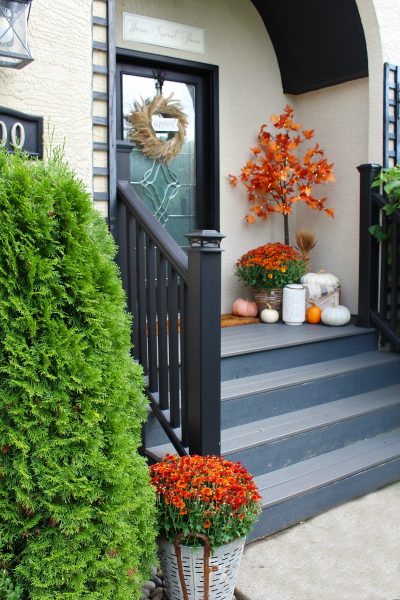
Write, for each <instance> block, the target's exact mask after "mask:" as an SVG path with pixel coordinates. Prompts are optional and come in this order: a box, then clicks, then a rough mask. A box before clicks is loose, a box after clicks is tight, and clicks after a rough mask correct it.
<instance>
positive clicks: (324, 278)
mask: <svg viewBox="0 0 400 600" xmlns="http://www.w3.org/2000/svg"><path fill="white" fill-rule="evenodd" d="M300 281H301V283H302V284H303V285H304V284H305V285H319V286H321V285H327V286H332V287H336V286H338V285H339V279H338V278H337V277H336V275H332V274H331V273H325V272H324V271H320V272H319V273H306V274H305V275H303V277H302V278H301V280H300Z"/></svg>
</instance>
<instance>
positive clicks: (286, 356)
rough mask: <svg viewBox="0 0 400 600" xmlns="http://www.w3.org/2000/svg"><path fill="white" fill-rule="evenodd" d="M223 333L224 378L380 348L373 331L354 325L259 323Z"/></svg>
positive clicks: (229, 329)
mask: <svg viewBox="0 0 400 600" xmlns="http://www.w3.org/2000/svg"><path fill="white" fill-rule="evenodd" d="M233 330H236V331H233ZM221 333H222V340H221V356H222V362H221V372H222V380H223V381H224V380H226V379H236V378H239V377H247V376H249V375H255V374H259V373H266V372H271V371H275V370H277V369H278V370H279V369H284V368H285V369H286V368H288V367H295V366H300V365H305V364H310V363H317V362H320V361H326V360H331V359H335V358H340V357H341V356H351V355H353V354H358V353H360V352H370V351H373V350H377V349H378V342H377V336H376V333H375V331H374V330H371V329H362V328H359V327H354V326H353V325H346V326H345V327H327V326H324V325H302V327H298V328H296V327H289V326H288V325H284V324H283V323H276V324H273V325H265V324H259V325H245V326H240V327H230V328H229V327H228V328H225V329H222V332H221Z"/></svg>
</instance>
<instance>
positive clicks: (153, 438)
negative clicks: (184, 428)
mask: <svg viewBox="0 0 400 600" xmlns="http://www.w3.org/2000/svg"><path fill="white" fill-rule="evenodd" d="M144 431H145V439H146V448H149V447H151V446H159V445H160V444H168V443H169V439H168V436H167V434H166V433H165V431H164V430H163V428H162V427H161V425H160V423H159V422H158V421H157V419H156V417H155V416H154V415H152V414H150V415H149V418H148V420H147V423H146V424H145V426H144Z"/></svg>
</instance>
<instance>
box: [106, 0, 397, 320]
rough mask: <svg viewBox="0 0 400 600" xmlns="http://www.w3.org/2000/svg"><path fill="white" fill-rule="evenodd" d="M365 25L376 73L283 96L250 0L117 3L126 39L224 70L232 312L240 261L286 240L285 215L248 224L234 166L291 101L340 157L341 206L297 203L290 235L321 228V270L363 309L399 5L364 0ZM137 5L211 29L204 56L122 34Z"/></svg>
mask: <svg viewBox="0 0 400 600" xmlns="http://www.w3.org/2000/svg"><path fill="white" fill-rule="evenodd" d="M356 1H357V5H358V8H359V12H360V17H361V20H362V23H363V27H364V31H365V36H366V42H367V49H368V60H369V73H370V76H369V78H368V79H362V80H359V81H354V82H349V83H346V84H342V85H338V86H333V87H329V88H326V89H324V90H319V91H316V92H311V93H308V94H302V95H300V96H295V97H291V96H286V97H285V96H284V95H283V93H282V86H281V80H280V74H279V69H278V65H277V62H276V57H275V53H274V50H273V47H272V45H271V43H270V40H269V37H268V34H267V32H266V30H265V27H264V25H263V23H262V21H261V19H260V17H259V15H258V13H257V11H256V10H255V9H254V7H253V5H252V4H251V2H250V0H234V1H229V0H217V1H216V0H206V1H205V2H202V3H199V2H197V1H196V0H185V1H183V0H173V1H170V2H168V3H166V2H164V1H163V0H117V45H119V46H124V47H130V48H134V49H137V50H142V51H146V52H153V53H155V54H165V55H169V56H176V57H180V58H185V59H188V60H200V61H204V62H209V63H213V64H217V65H219V68H220V118H221V123H220V137H221V160H220V167H221V169H220V170H221V181H220V188H221V231H222V232H223V233H224V234H226V235H227V238H226V240H224V242H223V247H224V250H225V252H224V254H223V286H222V287H223V310H229V308H230V304H231V301H232V299H233V298H234V297H236V296H237V295H239V294H242V293H244V291H243V289H242V288H241V286H240V285H239V284H238V283H237V282H236V281H235V279H234V277H233V276H232V266H233V264H234V262H235V259H236V258H237V257H238V256H240V255H241V254H242V253H243V252H245V251H246V250H248V249H249V248H251V247H254V246H256V245H258V244H261V243H264V242H266V241H274V240H282V239H283V227H282V219H281V217H280V215H274V216H273V217H272V218H271V220H270V222H269V223H267V224H266V223H263V222H258V223H256V224H254V225H251V226H248V225H247V224H246V223H245V222H244V215H245V213H246V206H247V200H246V194H245V189H244V188H243V187H240V186H238V188H236V189H232V188H231V187H230V186H229V185H228V183H227V179H226V177H225V176H226V175H227V174H228V173H236V174H237V173H238V172H239V170H240V167H241V166H242V165H243V164H244V162H245V160H246V159H247V158H248V157H249V156H250V153H249V150H248V148H249V147H250V146H252V145H254V143H255V141H256V135H257V131H258V128H259V126H260V124H261V123H263V122H268V119H269V116H270V115H271V113H277V112H279V111H280V110H281V109H282V107H283V106H284V104H285V103H286V102H289V103H290V104H292V106H294V108H295V116H296V119H297V120H298V121H300V122H301V123H302V124H303V125H304V126H305V127H307V128H315V129H316V134H317V135H316V141H318V142H319V143H320V144H321V146H322V147H323V148H324V149H325V150H326V153H327V157H328V159H329V160H330V161H332V162H334V163H335V175H336V183H335V184H332V185H329V186H326V187H325V188H321V189H320V191H321V193H324V194H325V193H326V194H327V195H328V198H329V202H328V205H329V206H332V207H333V208H334V210H335V212H336V219H335V220H331V219H329V218H328V217H326V216H325V215H321V214H318V213H315V212H314V211H311V210H309V209H306V208H304V207H298V208H297V210H296V211H295V212H294V214H293V215H292V216H291V217H290V225H291V241H292V242H293V241H294V231H295V229H296V228H297V227H298V226H305V225H307V226H308V227H310V228H312V229H313V230H314V231H315V233H316V235H317V238H318V245H317V247H316V249H315V251H314V253H313V267H314V268H315V269H319V268H324V269H326V270H327V271H331V272H334V273H335V274H337V275H338V276H339V278H340V280H341V283H342V288H343V295H342V301H343V303H345V304H346V305H347V306H349V308H350V310H351V311H352V312H356V311H357V293H358V219H359V215H358V210H359V191H358V189H359V179H358V172H357V170H356V167H357V165H358V164H361V163H363V162H381V161H382V73H383V62H384V61H385V60H388V61H390V62H397V63H400V36H399V35H398V30H399V25H400V3H395V6H393V2H391V0H356ZM123 11H127V12H132V13H138V14H143V15H146V16H151V17H157V18H161V19H167V20H171V21H176V22H179V23H185V24H187V25H192V26H195V27H201V28H204V29H205V45H206V52H205V54H204V56H201V55H197V54H193V53H185V52H183V51H175V50H171V49H167V48H161V47H158V46H150V45H144V44H139V43H136V44H134V43H129V42H126V41H125V40H123V38H122V34H121V20H122V16H121V15H122V12H123Z"/></svg>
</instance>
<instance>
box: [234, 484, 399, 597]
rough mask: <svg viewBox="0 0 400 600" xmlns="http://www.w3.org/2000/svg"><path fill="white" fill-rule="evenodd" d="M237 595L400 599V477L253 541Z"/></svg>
mask: <svg viewBox="0 0 400 600" xmlns="http://www.w3.org/2000/svg"><path fill="white" fill-rule="evenodd" d="M237 600H400V482H399V483H396V484H394V485H391V486H388V487H386V488H384V489H382V490H379V491H378V492H375V493H373V494H369V495H368V496H365V497H364V498H360V499H358V500H354V501H352V502H348V503H347V504H344V505H342V506H339V507H337V508H334V509H332V510H330V511H328V512H326V513H324V514H322V515H319V516H317V517H315V518H313V519H310V520H309V521H306V522H304V523H300V524H299V525H296V526H294V527H291V528H290V529H287V530H285V531H282V532H280V533H277V534H275V535H273V536H271V537H269V538H267V539H265V540H263V541H260V542H254V543H253V544H250V545H249V546H247V547H246V549H245V552H244V557H243V561H242V566H241V570H240V573H239V580H238V583H237Z"/></svg>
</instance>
